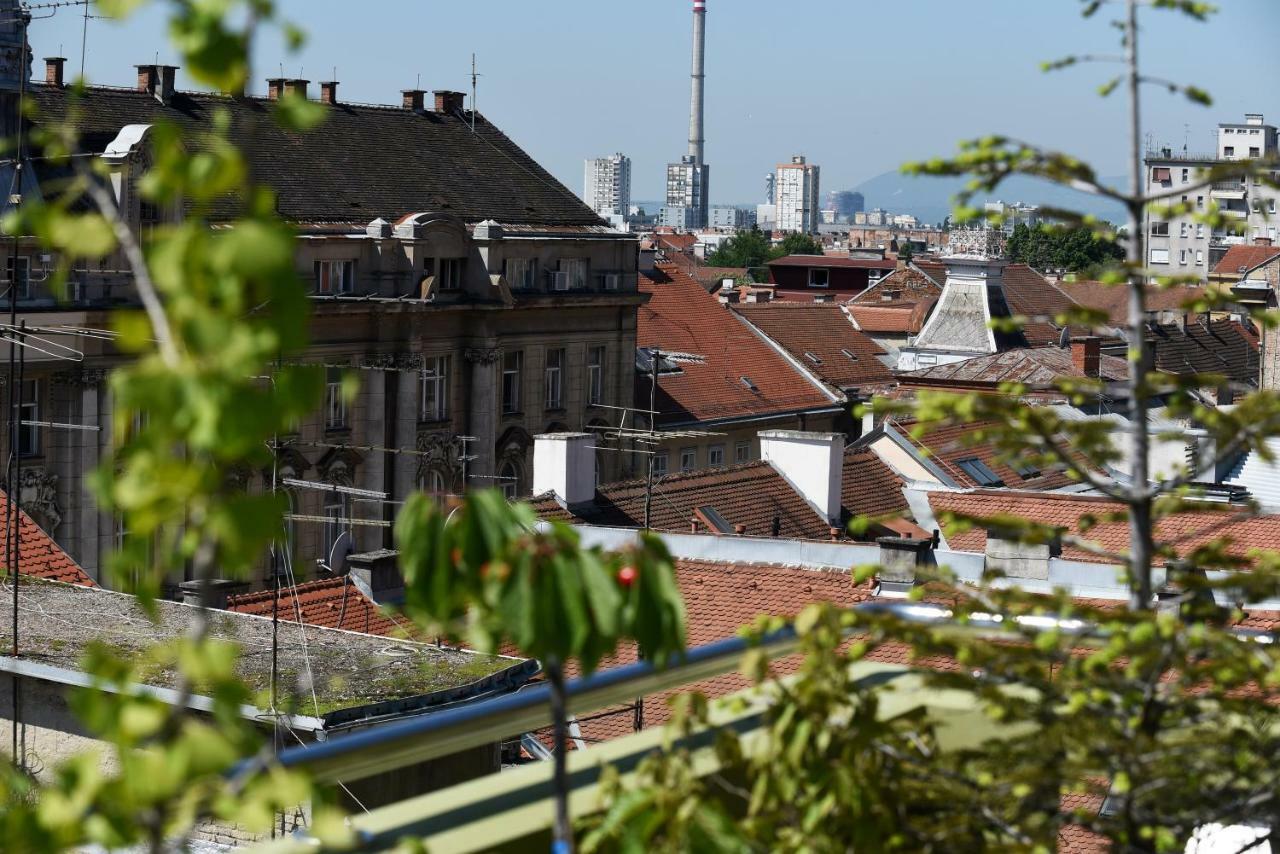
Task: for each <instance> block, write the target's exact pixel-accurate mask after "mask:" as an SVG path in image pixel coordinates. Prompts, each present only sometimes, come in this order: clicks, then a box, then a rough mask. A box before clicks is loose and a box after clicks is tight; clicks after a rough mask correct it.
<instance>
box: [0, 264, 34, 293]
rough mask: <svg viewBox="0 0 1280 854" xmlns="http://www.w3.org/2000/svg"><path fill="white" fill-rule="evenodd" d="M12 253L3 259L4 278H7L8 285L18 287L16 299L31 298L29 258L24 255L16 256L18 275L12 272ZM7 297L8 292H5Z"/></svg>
mask: <svg viewBox="0 0 1280 854" xmlns="http://www.w3.org/2000/svg"><path fill="white" fill-rule="evenodd" d="M13 261H14V258H13V256H12V255H10V256H9V257H8V259H7V260H6V261H5V265H4V267H5V274H6V275H5V278H7V279H8V280H9V286H10V287H14V286H16V287H17V288H18V299H30V298H31V259H30V258H28V257H26V256H25V255H20V256H18V275H16V276H15V275H14V274H13ZM5 296H6V297H7V296H8V294H7V293H6V294H5Z"/></svg>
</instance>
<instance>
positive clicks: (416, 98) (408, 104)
mask: <svg viewBox="0 0 1280 854" xmlns="http://www.w3.org/2000/svg"><path fill="white" fill-rule="evenodd" d="M400 95H401V106H403V107H404V108H405V109H406V110H413V111H414V112H415V113H420V112H422V111H423V110H424V109H425V107H424V104H425V103H426V101H425V99H426V97H427V92H426V90H425V89H401V90H400Z"/></svg>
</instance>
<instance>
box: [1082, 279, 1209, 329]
mask: <svg viewBox="0 0 1280 854" xmlns="http://www.w3.org/2000/svg"><path fill="white" fill-rule="evenodd" d="M1058 287H1059V288H1060V289H1061V290H1062V291H1063V292H1064V293H1066V295H1067V296H1069V297H1071V298H1072V299H1073V300H1075V301H1076V302H1077V303H1079V304H1080V305H1082V306H1084V307H1085V308H1092V309H1098V310H1100V311H1105V312H1106V313H1107V319H1108V321H1109V322H1110V324H1111V325H1112V326H1114V327H1121V326H1125V325H1127V324H1128V322H1129V289H1128V288H1127V287H1126V286H1124V285H1109V284H1106V283H1105V282H1094V281H1082V282H1059V283H1058ZM1204 293H1205V289H1204V288H1199V287H1189V286H1185V285H1180V286H1178V287H1176V288H1159V287H1156V286H1154V285H1151V286H1148V287H1147V288H1146V306H1147V311H1149V312H1163V311H1180V310H1181V309H1182V304H1183V303H1185V302H1188V301H1190V300H1193V299H1199V298H1200V297H1202V296H1204Z"/></svg>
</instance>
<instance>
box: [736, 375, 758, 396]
mask: <svg viewBox="0 0 1280 854" xmlns="http://www.w3.org/2000/svg"><path fill="white" fill-rule="evenodd" d="M738 379H740V380H742V384H743V385H744V386H746V387H747V388H749V389H751V390H752V391H754V392H756V393H757V394H759V393H760V389H758V388H756V384H755V383H753V382H752V381H751V377H738Z"/></svg>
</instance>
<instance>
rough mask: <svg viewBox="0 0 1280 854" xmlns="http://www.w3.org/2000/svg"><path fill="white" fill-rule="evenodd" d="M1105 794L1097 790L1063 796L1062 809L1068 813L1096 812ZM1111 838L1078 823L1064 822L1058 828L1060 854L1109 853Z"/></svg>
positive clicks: (1085, 813)
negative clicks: (1096, 791)
mask: <svg viewBox="0 0 1280 854" xmlns="http://www.w3.org/2000/svg"><path fill="white" fill-rule="evenodd" d="M1102 801H1103V796H1102V795H1101V794H1099V793H1095V792H1081V793H1071V794H1066V795H1063V796H1062V811H1063V812H1064V813H1068V814H1075V813H1080V814H1084V815H1089V814H1096V813H1097V812H1098V810H1099V809H1101V808H1102ZM1110 850H1111V840H1110V839H1107V838H1106V837H1105V836H1102V835H1100V834H1097V833H1094V832H1093V831H1091V830H1087V829H1085V828H1083V827H1081V826H1080V825H1078V824H1064V825H1063V826H1062V827H1061V828H1060V829H1059V830H1058V854H1107V852H1109V851H1110Z"/></svg>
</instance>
